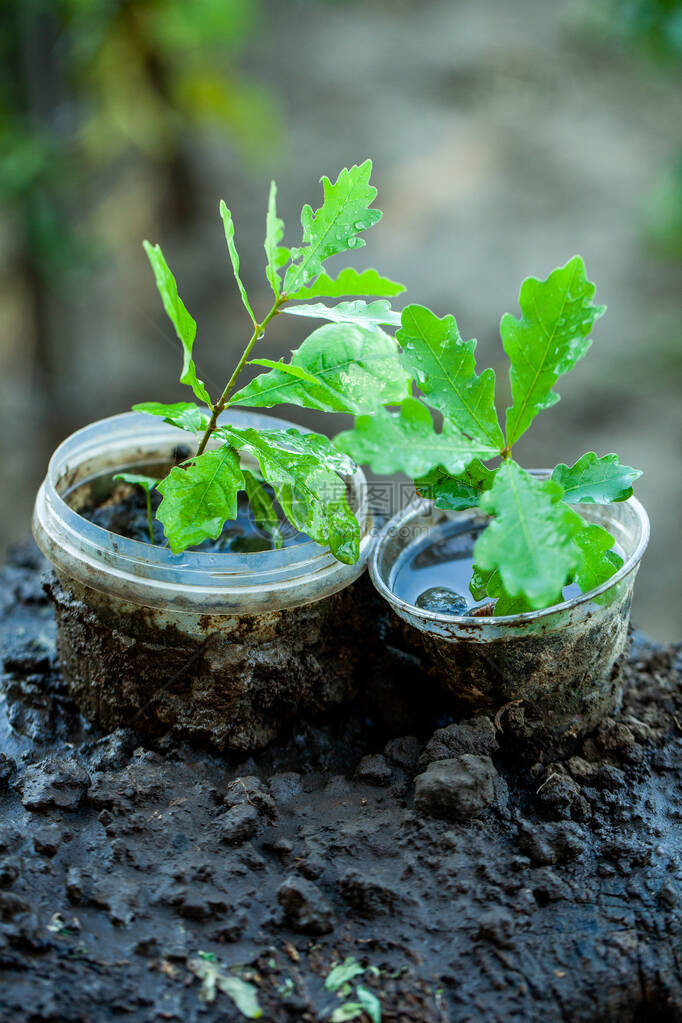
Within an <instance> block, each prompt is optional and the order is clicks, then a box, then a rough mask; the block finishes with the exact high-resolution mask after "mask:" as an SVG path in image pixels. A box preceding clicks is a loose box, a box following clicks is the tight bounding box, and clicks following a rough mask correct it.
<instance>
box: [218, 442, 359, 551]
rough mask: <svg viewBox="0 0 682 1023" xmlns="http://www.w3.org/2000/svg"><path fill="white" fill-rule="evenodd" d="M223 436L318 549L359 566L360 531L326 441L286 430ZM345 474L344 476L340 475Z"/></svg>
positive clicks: (333, 455) (335, 458) (336, 463)
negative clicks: (254, 465) (253, 464)
mask: <svg viewBox="0 0 682 1023" xmlns="http://www.w3.org/2000/svg"><path fill="white" fill-rule="evenodd" d="M220 433H221V436H222V437H224V438H225V439H227V440H229V442H230V443H231V444H232V445H234V447H237V448H239V449H240V450H246V451H248V452H249V454H251V455H252V456H253V457H254V458H255V459H256V461H257V462H258V464H259V466H260V471H261V473H262V475H263V479H264V480H266V481H267V482H268V483H269V484H270V486H271V487H272V488H273V490H274V492H275V495H276V497H277V500H278V502H279V504H280V507H281V508H282V511H283V512H284V514H285V516H286V518H287V519H288V520H289V522H290V523H291V524H292V525H293V526H295V527H296V529H299V530H300V531H301V532H302V533H307V535H308V536H309V537H311V538H312V539H313V540H316V541H317V542H318V543H320V544H322V545H324V546H328V547H329V548H330V550H331V552H332V554H334V555H335V556H336V557H337V558H338V560H339V561H342V562H344V563H345V564H348V565H352V564H354V563H355V562H356V561H357V560H358V557H359V552H360V526H359V524H358V521H357V519H356V518H355V515H354V514H353V512H352V511H351V508H350V506H349V504H348V499H347V496H346V485H345V483H344V481H343V480H342V479H341V478H340V476H339V475H338V471H337V468H336V467H337V466H340V465H344V466H345V465H347V464H348V463H347V462H345V463H344V462H340V461H339V458H338V452H336V453H334V452H333V450H332V448H331V444H330V443H329V442H328V441H327V444H329V450H328V451H327V449H326V448H325V444H324V442H325V441H326V438H320V437H319V435H317V434H298V436H297V439H296V440H294V439H293V438H292V437H291V435H290V431H287V430H254V429H250V428H249V429H240V428H237V427H232V426H224V427H221V430H220ZM340 471H342V470H340Z"/></svg>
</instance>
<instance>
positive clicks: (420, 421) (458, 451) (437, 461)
mask: <svg viewBox="0 0 682 1023" xmlns="http://www.w3.org/2000/svg"><path fill="white" fill-rule="evenodd" d="M334 443H335V444H336V446H337V447H338V448H339V449H340V450H341V451H345V452H347V454H349V455H351V456H352V457H353V458H354V459H355V460H356V462H359V463H367V464H368V465H370V466H371V468H372V469H373V471H374V472H378V473H386V474H390V473H394V472H404V473H406V474H407V475H408V476H411V477H412V478H413V479H414V478H418V477H421V476H425V475H426V473H428V472H430V471H431V470H432V469H435V468H436V466H439V465H442V466H443V468H444V469H445V470H446V471H447V472H449V473H451V474H452V475H453V476H456V475H458V474H459V473H461V472H463V471H464V469H466V467H467V466H468V465H469V464H470V463H471V462H473V461H474V459H475V458H481V457H482V458H491V457H492V456H493V455H495V454H497V453H498V452H497V451H496V449H495V448H492V447H491V448H485V447H484V445H482V444H481V443H480V442H478V441H473V440H470V439H469V438H468V437H465V436H464V434H463V433H461V432H460V431H459V430H458V429H457V428H456V427H454V426H453V425H452V424H451V423H449V422H448V420H444V422H443V431H442V433H436V431H435V428H434V425H433V420H432V418H431V413H430V412H429V410H428V408H427V407H426V405H424V404H423V403H422V402H421V401H419V400H418V399H417V398H406V399H405V400H404V401H403V403H402V405H401V407H400V411H399V412H397V413H394V412H389V411H388V410H387V409H384V408H380V409H378V410H377V411H376V413H375V414H374V415H361V416H358V417H357V419H356V420H355V428H354V429H353V430H346V431H345V432H343V433H340V434H338V436H337V437H335V439H334Z"/></svg>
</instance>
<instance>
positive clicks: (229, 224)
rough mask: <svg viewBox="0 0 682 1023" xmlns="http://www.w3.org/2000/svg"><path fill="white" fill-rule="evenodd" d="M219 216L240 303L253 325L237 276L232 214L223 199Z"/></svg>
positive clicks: (252, 318)
mask: <svg viewBox="0 0 682 1023" xmlns="http://www.w3.org/2000/svg"><path fill="white" fill-rule="evenodd" d="M219 208H220V216H221V217H222V220H223V227H224V228H225V242H226V243H227V251H228V255H229V257H230V262H231V263H232V272H233V273H234V279H235V281H236V282H237V287H238V288H239V294H240V295H241V297H242V303H243V304H244V308H245V309H246V311H247V313H248V314H249V316H250V317H251V321H252V322H253V323H254V324H255V323H256V317H255V316H254V315H253V309H252V308H251V304H250V303H249V299H248V296H247V294H246V288H245V287H244V285H243V284H242V279H241V277H240V276H239V253H238V252H237V246H236V245H235V243H234V221H233V219H232V214H231V213H230V211H229V210H228V208H227V206H226V205H225V202H224V200H223V199H221V200H220V207H219Z"/></svg>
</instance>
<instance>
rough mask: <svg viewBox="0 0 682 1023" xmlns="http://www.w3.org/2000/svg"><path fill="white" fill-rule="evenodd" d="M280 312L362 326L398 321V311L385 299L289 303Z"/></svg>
mask: <svg viewBox="0 0 682 1023" xmlns="http://www.w3.org/2000/svg"><path fill="white" fill-rule="evenodd" d="M282 312H283V313H289V314H291V315H293V316H310V317H312V318H314V319H316V320H331V321H332V322H333V323H359V324H361V326H363V327H376V326H378V325H379V324H382V323H387V324H390V325H391V326H397V324H399V323H400V313H398V312H395V311H394V310H393V309H391V305H390V302H387V301H386V299H377V301H376V302H364V301H362V300H361V299H355V300H354V301H352V302H339V304H338V305H336V306H332V307H330V306H328V305H325V304H324V303H323V302H317V303H315V305H290V306H285V307H284V308H283V309H282Z"/></svg>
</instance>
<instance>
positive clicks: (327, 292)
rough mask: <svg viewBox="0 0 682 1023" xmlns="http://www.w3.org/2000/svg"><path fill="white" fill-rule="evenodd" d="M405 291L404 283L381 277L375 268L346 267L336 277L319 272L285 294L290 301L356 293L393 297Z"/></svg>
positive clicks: (362, 296) (305, 300) (304, 300)
mask: <svg viewBox="0 0 682 1023" xmlns="http://www.w3.org/2000/svg"><path fill="white" fill-rule="evenodd" d="M403 291H405V285H404V284H399V283H398V282H397V281H392V280H390V278H388V277H382V276H381V274H379V273H378V272H377V271H376V270H373V269H370V270H362V271H360V270H354V269H353V268H352V267H346V269H345V270H342V271H341V273H340V274H339V275H338V277H330V276H329V274H326V273H321V274H320V275H319V277H317V279H316V280H315V281H314V282H313V283H312V284H309V285H307V287H305V288H299V289H298V291H294V292H292V293H291V294H289V295H287V298H288V299H289V300H290V301H292V302H309V301H310V299H311V298H342V297H344V296H353V295H356V296H358V297H360V298H366V297H367V296H369V295H376V296H378V297H380V298H393V297H394V295H400V293H401V292H403Z"/></svg>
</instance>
